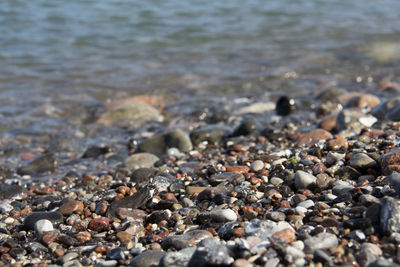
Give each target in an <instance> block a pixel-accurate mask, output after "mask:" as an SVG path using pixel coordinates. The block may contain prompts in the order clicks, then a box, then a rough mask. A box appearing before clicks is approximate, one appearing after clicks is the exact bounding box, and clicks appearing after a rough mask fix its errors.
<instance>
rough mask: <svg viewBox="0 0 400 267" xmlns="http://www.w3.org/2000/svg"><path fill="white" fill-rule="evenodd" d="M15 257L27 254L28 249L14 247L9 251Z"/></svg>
mask: <svg viewBox="0 0 400 267" xmlns="http://www.w3.org/2000/svg"><path fill="white" fill-rule="evenodd" d="M8 253H9V254H10V255H11V257H13V258H14V259H19V258H21V257H23V256H25V255H26V250H25V249H23V248H13V249H11V250H10V251H9V252H8Z"/></svg>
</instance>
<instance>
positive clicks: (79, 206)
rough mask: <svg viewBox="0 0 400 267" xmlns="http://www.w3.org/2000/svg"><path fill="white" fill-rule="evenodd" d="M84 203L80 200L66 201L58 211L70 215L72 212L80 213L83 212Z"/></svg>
mask: <svg viewBox="0 0 400 267" xmlns="http://www.w3.org/2000/svg"><path fill="white" fill-rule="evenodd" d="M83 209H84V205H83V203H82V202H81V201H77V200H75V201H68V202H67V203H64V204H63V205H62V206H61V207H60V208H59V209H58V212H60V213H61V214H62V215H71V214H72V213H74V212H75V213H77V214H81V213H82V212H83Z"/></svg>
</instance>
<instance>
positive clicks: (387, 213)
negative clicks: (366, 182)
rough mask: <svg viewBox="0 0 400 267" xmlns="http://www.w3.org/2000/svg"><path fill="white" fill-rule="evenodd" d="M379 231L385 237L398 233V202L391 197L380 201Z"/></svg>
mask: <svg viewBox="0 0 400 267" xmlns="http://www.w3.org/2000/svg"><path fill="white" fill-rule="evenodd" d="M380 229H381V231H382V232H383V233H385V234H386V235H390V234H392V233H400V200H398V199H395V198H392V197H384V198H383V199H382V200H381V205H380Z"/></svg>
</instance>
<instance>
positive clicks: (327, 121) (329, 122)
mask: <svg viewBox="0 0 400 267" xmlns="http://www.w3.org/2000/svg"><path fill="white" fill-rule="evenodd" d="M338 115H339V113H333V114H330V115H328V116H326V117H324V118H322V119H321V121H320V122H319V124H318V127H320V128H321V129H324V130H326V131H328V132H330V131H333V130H335V129H336V121H337V117H338Z"/></svg>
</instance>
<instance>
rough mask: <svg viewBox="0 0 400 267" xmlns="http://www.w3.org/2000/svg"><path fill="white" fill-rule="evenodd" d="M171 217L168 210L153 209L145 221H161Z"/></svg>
mask: <svg viewBox="0 0 400 267" xmlns="http://www.w3.org/2000/svg"><path fill="white" fill-rule="evenodd" d="M170 217H171V211H170V210H159V211H155V212H153V213H152V214H150V215H149V216H148V217H147V219H146V222H148V223H159V222H161V221H164V220H165V221H167V220H168V219H169V218H170Z"/></svg>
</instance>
